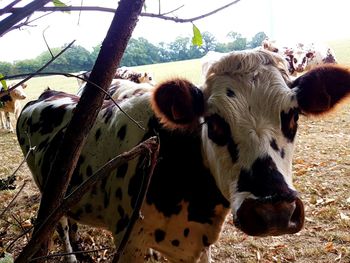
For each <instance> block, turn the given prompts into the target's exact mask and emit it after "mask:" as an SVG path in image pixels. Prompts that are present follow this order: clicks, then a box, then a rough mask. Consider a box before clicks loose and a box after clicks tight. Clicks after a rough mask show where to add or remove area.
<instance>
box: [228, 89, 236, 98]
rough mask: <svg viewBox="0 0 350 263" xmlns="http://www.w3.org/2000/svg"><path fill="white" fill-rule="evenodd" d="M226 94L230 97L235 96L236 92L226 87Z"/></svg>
mask: <svg viewBox="0 0 350 263" xmlns="http://www.w3.org/2000/svg"><path fill="white" fill-rule="evenodd" d="M226 95H227V96H228V97H231V98H232V97H235V96H236V94H235V93H234V91H233V90H231V89H227V91H226Z"/></svg>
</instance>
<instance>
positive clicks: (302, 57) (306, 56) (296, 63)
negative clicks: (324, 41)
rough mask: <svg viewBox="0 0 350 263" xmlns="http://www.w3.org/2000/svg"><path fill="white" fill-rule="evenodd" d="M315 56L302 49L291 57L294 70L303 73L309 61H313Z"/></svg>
mask: <svg viewBox="0 0 350 263" xmlns="http://www.w3.org/2000/svg"><path fill="white" fill-rule="evenodd" d="M313 56H314V53H313V52H309V51H304V50H302V49H297V50H295V51H294V52H293V54H291V55H290V56H289V59H290V62H291V64H292V68H293V69H294V70H295V71H296V72H298V73H301V72H303V71H304V70H305V68H306V66H307V64H308V61H309V60H310V59H312V58H313Z"/></svg>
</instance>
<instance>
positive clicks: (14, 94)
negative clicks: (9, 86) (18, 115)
mask: <svg viewBox="0 0 350 263" xmlns="http://www.w3.org/2000/svg"><path fill="white" fill-rule="evenodd" d="M26 87H27V85H26V84H22V85H21V86H18V87H17V88H15V89H13V90H11V91H10V96H11V98H12V99H14V100H24V99H26V98H27V95H26V93H25V91H24V89H25V88H26Z"/></svg>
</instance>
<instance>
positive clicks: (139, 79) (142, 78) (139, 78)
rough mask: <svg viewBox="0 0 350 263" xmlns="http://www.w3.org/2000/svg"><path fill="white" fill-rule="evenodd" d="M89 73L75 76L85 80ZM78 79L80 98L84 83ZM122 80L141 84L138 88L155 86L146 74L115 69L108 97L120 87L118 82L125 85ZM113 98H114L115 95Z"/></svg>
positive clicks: (151, 78)
mask: <svg viewBox="0 0 350 263" xmlns="http://www.w3.org/2000/svg"><path fill="white" fill-rule="evenodd" d="M90 73H91V72H90V71H86V72H82V73H79V74H78V75H77V76H78V77H80V78H83V79H85V80H86V79H88V78H89V77H90ZM80 78H78V79H77V80H78V86H79V89H78V92H77V95H78V96H81V94H82V93H83V91H84V88H85V81H84V80H82V79H80ZM124 80H128V81H130V82H133V83H137V84H141V85H140V87H151V86H152V87H153V86H154V85H155V84H156V82H155V81H154V79H153V77H152V76H151V74H150V73H148V72H143V73H140V72H136V71H134V70H131V69H130V68H127V67H121V68H117V70H116V73H115V75H114V77H113V81H112V84H111V87H110V89H109V91H108V93H109V95H110V96H112V95H113V94H114V91H116V89H115V87H119V86H120V85H121V84H120V82H121V83H122V85H123V84H124V83H126V82H125V81H124ZM114 84H115V85H114ZM125 85H129V86H132V84H131V83H129V84H127V83H126V84H125ZM136 86H137V85H136ZM114 97H116V95H115V96H114ZM106 99H109V97H108V96H107V97H106Z"/></svg>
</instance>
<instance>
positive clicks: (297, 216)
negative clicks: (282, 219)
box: [289, 198, 305, 232]
mask: <svg viewBox="0 0 350 263" xmlns="http://www.w3.org/2000/svg"><path fill="white" fill-rule="evenodd" d="M294 203H295V208H294V211H293V214H292V216H291V218H290V220H289V227H290V228H291V229H295V230H296V232H298V231H300V230H301V229H302V228H303V226H304V218H305V215H304V205H303V202H302V201H301V200H300V199H299V198H296V199H295V202H294Z"/></svg>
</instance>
